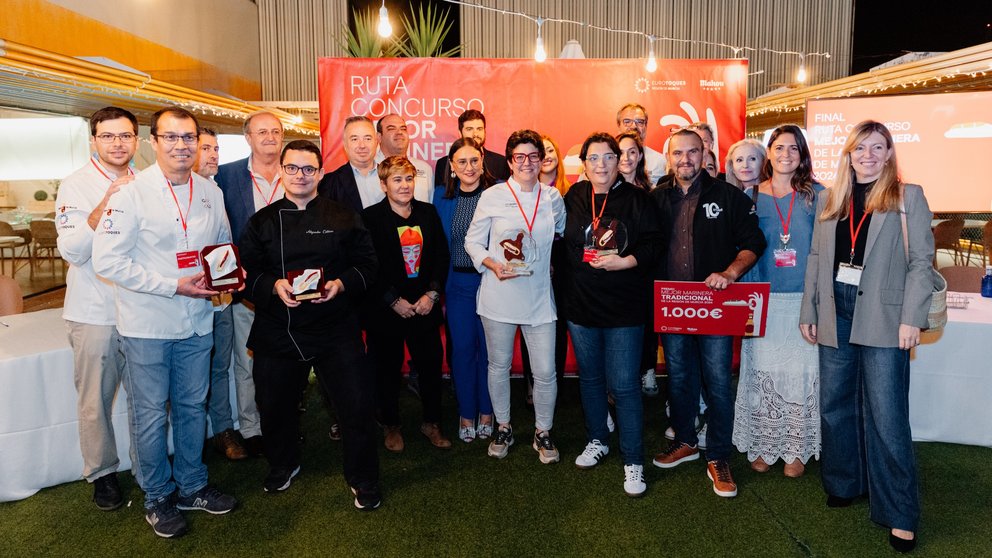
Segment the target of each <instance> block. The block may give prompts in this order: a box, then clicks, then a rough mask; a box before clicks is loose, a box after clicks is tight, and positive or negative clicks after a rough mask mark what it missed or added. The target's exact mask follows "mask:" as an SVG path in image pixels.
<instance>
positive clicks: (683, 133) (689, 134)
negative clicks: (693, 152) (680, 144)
mask: <svg viewBox="0 0 992 558" xmlns="http://www.w3.org/2000/svg"><path fill="white" fill-rule="evenodd" d="M676 137H684V138H696V139H697V140H699V147H700V148H702V147H703V138H701V137H699V134H697V133H696V132H693V131H692V130H690V129H688V128H682V129H679V130H675V131H674V132H672V135H671V136H669V138H668V150H669V151H671V150H672V138H676ZM700 150H702V149H700Z"/></svg>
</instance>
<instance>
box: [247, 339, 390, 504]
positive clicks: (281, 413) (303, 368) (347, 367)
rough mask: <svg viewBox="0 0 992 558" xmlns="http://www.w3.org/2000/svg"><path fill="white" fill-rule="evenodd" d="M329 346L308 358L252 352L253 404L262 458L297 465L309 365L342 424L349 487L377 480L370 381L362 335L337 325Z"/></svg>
mask: <svg viewBox="0 0 992 558" xmlns="http://www.w3.org/2000/svg"><path fill="white" fill-rule="evenodd" d="M325 346H327V347H333V349H332V350H331V351H330V352H327V353H325V354H323V355H321V356H319V357H316V358H312V359H310V360H305V361H304V360H294V359H291V358H285V357H273V356H269V355H265V354H260V353H255V364H254V367H253V372H252V374H253V377H254V380H255V402H256V403H257V404H258V412H259V415H260V417H261V422H262V436H263V439H264V441H265V457H266V459H268V461H269V465H270V466H272V467H295V466H296V465H299V464H300V447H299V430H300V425H299V416H298V410H297V406H298V404H299V401H300V385H301V382H302V381H304V379H305V377H306V375H307V374H309V372H310V369H311V368H313V369H314V372H315V373H316V375H317V379H318V381H319V383H320V388H321V389H322V390H324V392H325V395H327V396H328V398H329V399H330V400H331V401H332V402H333V403H334V408H335V410H336V411H337V417H338V423H339V424H340V426H341V442H342V449H343V452H344V477H345V480H346V481H347V482H348V484H349V485H350V486H352V487H362V488H365V487H369V486H374V485H376V484H377V483H378V482H379V454H378V446H377V431H376V426H375V417H374V413H375V382H374V376H373V373H372V369H371V366H370V365H369V360H368V357H366V355H365V346H364V345H363V344H362V338H361V333H360V332H359V331H358V330H356V329H352V328H341V330H339V331H333V332H331V333H330V334H329V335H328V336H327V341H326V345H325Z"/></svg>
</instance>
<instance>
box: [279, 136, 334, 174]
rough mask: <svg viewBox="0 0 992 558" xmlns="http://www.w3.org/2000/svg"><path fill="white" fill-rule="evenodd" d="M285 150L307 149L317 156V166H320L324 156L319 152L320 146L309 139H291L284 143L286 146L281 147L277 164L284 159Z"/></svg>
mask: <svg viewBox="0 0 992 558" xmlns="http://www.w3.org/2000/svg"><path fill="white" fill-rule="evenodd" d="M287 151H307V152H309V153H313V154H314V155H316V156H317V167H318V168H319V167H321V166H323V164H324V157H323V155H321V154H320V148H319V147H317V145H316V144H315V143H314V142H312V141H310V140H293V141H291V142H289V143H287V144H286V147H283V148H282V154H281V155H279V164H280V165H281V164H282V162H283V161H284V160H285V159H286V152H287Z"/></svg>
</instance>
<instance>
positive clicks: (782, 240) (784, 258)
mask: <svg viewBox="0 0 992 558" xmlns="http://www.w3.org/2000/svg"><path fill="white" fill-rule="evenodd" d="M772 204H773V205H774V206H775V211H776V212H778V220H779V222H780V223H781V224H782V232H781V233H779V235H778V240H779V246H778V248H776V249H775V250H774V251H773V255H774V256H775V267H796V250H795V248H789V241H790V240H792V235H791V234H789V227H790V225H791V224H792V208H793V207H794V206H795V204H796V192H795V191H793V192H792V199H791V200H790V201H789V214H788V216H787V217H784V218H783V217H782V210H781V209H779V207H778V200H776V199H775V198H774V197H773V198H772Z"/></svg>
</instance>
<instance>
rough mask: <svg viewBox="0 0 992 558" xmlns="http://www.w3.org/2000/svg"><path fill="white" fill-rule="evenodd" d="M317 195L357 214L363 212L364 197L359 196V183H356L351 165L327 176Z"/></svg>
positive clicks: (318, 187) (345, 165)
mask: <svg viewBox="0 0 992 558" xmlns="http://www.w3.org/2000/svg"><path fill="white" fill-rule="evenodd" d="M317 194H318V195H320V196H324V197H325V198H327V199H331V200H334V201H336V202H338V203H340V204H344V205H346V206H348V207H350V208H351V209H353V210H354V211H355V213H361V212H362V209H363V208H362V197H361V196H360V195H359V194H358V183H357V182H355V171H354V170H352V168H351V163H345V164H343V165H341V166H340V167H338V168H336V169H334V171H333V172H330V173H328V174H325V175H324V178H321V179H320V184H318V185H317Z"/></svg>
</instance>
